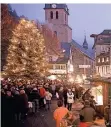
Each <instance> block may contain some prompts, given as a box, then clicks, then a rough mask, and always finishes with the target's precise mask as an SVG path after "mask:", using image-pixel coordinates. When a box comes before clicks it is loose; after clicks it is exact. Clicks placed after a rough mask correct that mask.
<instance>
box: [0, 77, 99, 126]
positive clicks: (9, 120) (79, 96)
mask: <svg viewBox="0 0 111 127" xmlns="http://www.w3.org/2000/svg"><path fill="white" fill-rule="evenodd" d="M52 98H56V99H57V100H58V107H59V109H57V110H55V112H54V119H55V120H56V122H57V127H60V126H59V123H60V120H61V119H62V118H63V117H64V115H65V114H66V113H67V111H71V110H72V104H73V103H74V102H75V101H77V100H79V101H80V102H81V103H82V104H83V105H84V108H83V109H82V110H81V116H82V117H83V118H84V120H83V119H82V120H83V121H85V122H88V121H89V122H90V121H92V120H93V119H94V118H95V116H96V115H97V112H96V106H95V105H96V102H95V101H94V97H93V96H92V95H91V91H90V89H88V90H86V91H85V89H83V88H82V87H76V86H74V85H73V86H71V85H67V84H65V83H63V82H58V81H51V80H32V81H24V80H19V81H17V80H15V81H13V80H6V79H5V80H2V82H1V116H2V117H1V118H2V121H1V123H2V127H7V126H10V127H15V124H18V122H22V123H23V122H24V120H25V119H26V117H27V115H28V114H29V113H32V114H36V112H38V111H39V110H41V109H42V110H45V111H48V110H50V106H51V100H52ZM61 107H62V108H61ZM63 107H64V108H63ZM58 110H59V111H58ZM60 112H61V113H60ZM87 112H88V113H87ZM58 113H59V114H58ZM98 116H100V114H99V115H98ZM82 117H80V118H82ZM100 117H101V116H100ZM80 127H83V126H80Z"/></svg>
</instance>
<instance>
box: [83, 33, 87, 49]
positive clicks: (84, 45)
mask: <svg viewBox="0 0 111 127" xmlns="http://www.w3.org/2000/svg"><path fill="white" fill-rule="evenodd" d="M83 48H84V49H86V50H87V49H88V43H87V40H86V34H85V35H84V42H83Z"/></svg>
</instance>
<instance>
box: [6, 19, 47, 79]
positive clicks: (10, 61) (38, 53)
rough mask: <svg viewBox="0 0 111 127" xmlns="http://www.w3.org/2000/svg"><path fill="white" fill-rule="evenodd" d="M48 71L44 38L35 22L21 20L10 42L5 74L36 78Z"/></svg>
mask: <svg viewBox="0 0 111 127" xmlns="http://www.w3.org/2000/svg"><path fill="white" fill-rule="evenodd" d="M46 70H47V63H46V60H45V46H44V38H43V36H42V35H41V33H40V32H39V30H38V29H37V26H36V25H35V24H34V22H32V21H28V20H25V19H21V20H20V22H19V24H18V26H17V27H16V29H15V30H14V31H13V36H12V38H11V40H10V46H9V48H8V56H7V64H6V66H5V67H4V74H5V75H6V76H8V77H13V76H14V77H17V78H18V77H20V78H22V77H27V78H34V77H36V76H37V75H41V74H45V71H46Z"/></svg>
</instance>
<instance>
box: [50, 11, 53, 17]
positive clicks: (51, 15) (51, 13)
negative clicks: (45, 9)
mask: <svg viewBox="0 0 111 127" xmlns="http://www.w3.org/2000/svg"><path fill="white" fill-rule="evenodd" d="M50 18H51V19H53V12H52V11H51V12H50Z"/></svg>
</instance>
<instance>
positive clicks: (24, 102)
mask: <svg viewBox="0 0 111 127" xmlns="http://www.w3.org/2000/svg"><path fill="white" fill-rule="evenodd" d="M20 112H21V114H22V120H24V119H25V118H26V114H27V112H28V97H27V94H26V93H25V91H24V90H21V91H20Z"/></svg>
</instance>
